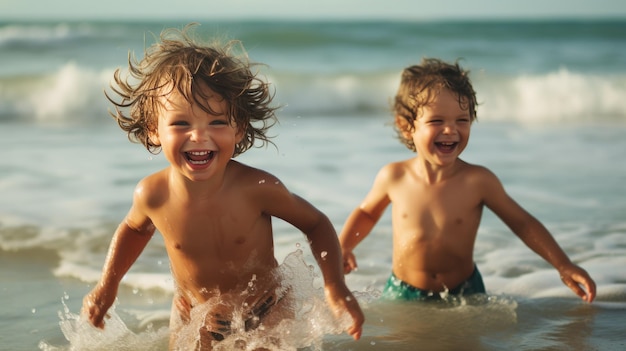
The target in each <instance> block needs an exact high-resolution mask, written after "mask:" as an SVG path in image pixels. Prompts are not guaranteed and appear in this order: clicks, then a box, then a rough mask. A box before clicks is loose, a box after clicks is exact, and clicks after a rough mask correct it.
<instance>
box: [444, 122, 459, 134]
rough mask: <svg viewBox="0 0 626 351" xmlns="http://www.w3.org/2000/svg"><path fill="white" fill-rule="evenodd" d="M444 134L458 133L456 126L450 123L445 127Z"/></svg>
mask: <svg viewBox="0 0 626 351" xmlns="http://www.w3.org/2000/svg"><path fill="white" fill-rule="evenodd" d="M443 132H444V133H445V134H454V133H456V126H455V125H454V124H450V123H448V124H446V125H445V126H444V127H443Z"/></svg>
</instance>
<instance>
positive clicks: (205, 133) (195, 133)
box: [190, 127, 210, 143]
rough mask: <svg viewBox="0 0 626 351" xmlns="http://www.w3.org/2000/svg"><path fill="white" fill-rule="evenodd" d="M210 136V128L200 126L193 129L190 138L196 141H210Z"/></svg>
mask: <svg viewBox="0 0 626 351" xmlns="http://www.w3.org/2000/svg"><path fill="white" fill-rule="evenodd" d="M209 138H210V136H209V129H208V128H202V127H200V128H194V129H193V130H192V132H191V138H190V139H191V141H194V142H196V143H202V142H205V141H208V140H209Z"/></svg>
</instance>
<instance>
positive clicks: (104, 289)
mask: <svg viewBox="0 0 626 351" xmlns="http://www.w3.org/2000/svg"><path fill="white" fill-rule="evenodd" d="M140 189H141V188H138V190H137V191H135V200H134V202H135V204H134V205H133V207H132V208H131V209H130V211H129V212H128V214H127V216H126V219H125V220H124V222H122V223H121V224H120V225H119V226H118V227H117V230H116V231H115V234H114V235H113V239H111V244H110V245H109V252H108V254H107V257H106V259H105V263H104V267H103V269H102V276H101V278H100V281H99V282H98V284H97V285H96V286H95V287H94V288H93V289H92V290H91V292H89V293H88V294H87V295H86V296H85V298H84V299H83V307H82V310H83V311H82V313H83V314H85V315H86V317H87V319H88V320H89V322H90V323H91V324H92V325H93V326H95V327H98V328H104V317H105V316H106V313H107V311H108V310H109V308H110V307H111V306H112V305H113V303H114V302H115V298H116V296H117V289H118V287H119V284H120V281H121V280H122V278H123V277H124V275H125V274H126V272H128V270H129V269H130V267H131V266H132V265H133V263H135V261H136V260H137V258H138V257H139V255H140V254H141V252H142V251H143V249H144V248H145V247H146V245H147V244H148V241H150V238H151V237H152V235H153V234H154V231H155V228H154V226H153V225H152V222H151V221H150V219H149V218H148V217H146V216H144V215H143V214H142V213H141V211H139V210H138V206H137V204H138V202H139V201H138V200H139V196H140V195H141V191H140Z"/></svg>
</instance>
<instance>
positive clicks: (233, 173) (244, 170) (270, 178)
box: [226, 160, 278, 185]
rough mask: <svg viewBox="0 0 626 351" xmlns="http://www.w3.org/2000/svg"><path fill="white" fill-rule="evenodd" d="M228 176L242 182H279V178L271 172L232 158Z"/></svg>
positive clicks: (232, 179)
mask: <svg viewBox="0 0 626 351" xmlns="http://www.w3.org/2000/svg"><path fill="white" fill-rule="evenodd" d="M226 172H227V178H228V179H230V180H231V181H233V182H236V183H239V184H240V185H241V184H245V183H251V184H263V183H269V182H271V183H275V182H278V178H277V177H276V176H275V175H273V174H271V173H270V172H268V171H266V170H263V169H260V168H255V167H252V166H249V165H246V164H244V163H241V162H238V161H235V160H231V161H230V162H229V164H228V167H227V170H226Z"/></svg>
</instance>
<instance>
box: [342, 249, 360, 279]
mask: <svg viewBox="0 0 626 351" xmlns="http://www.w3.org/2000/svg"><path fill="white" fill-rule="evenodd" d="M357 268H358V265H357V264H356V257H355V256H354V254H353V253H352V251H349V252H344V253H343V274H348V273H350V272H352V271H356V270H357Z"/></svg>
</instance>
